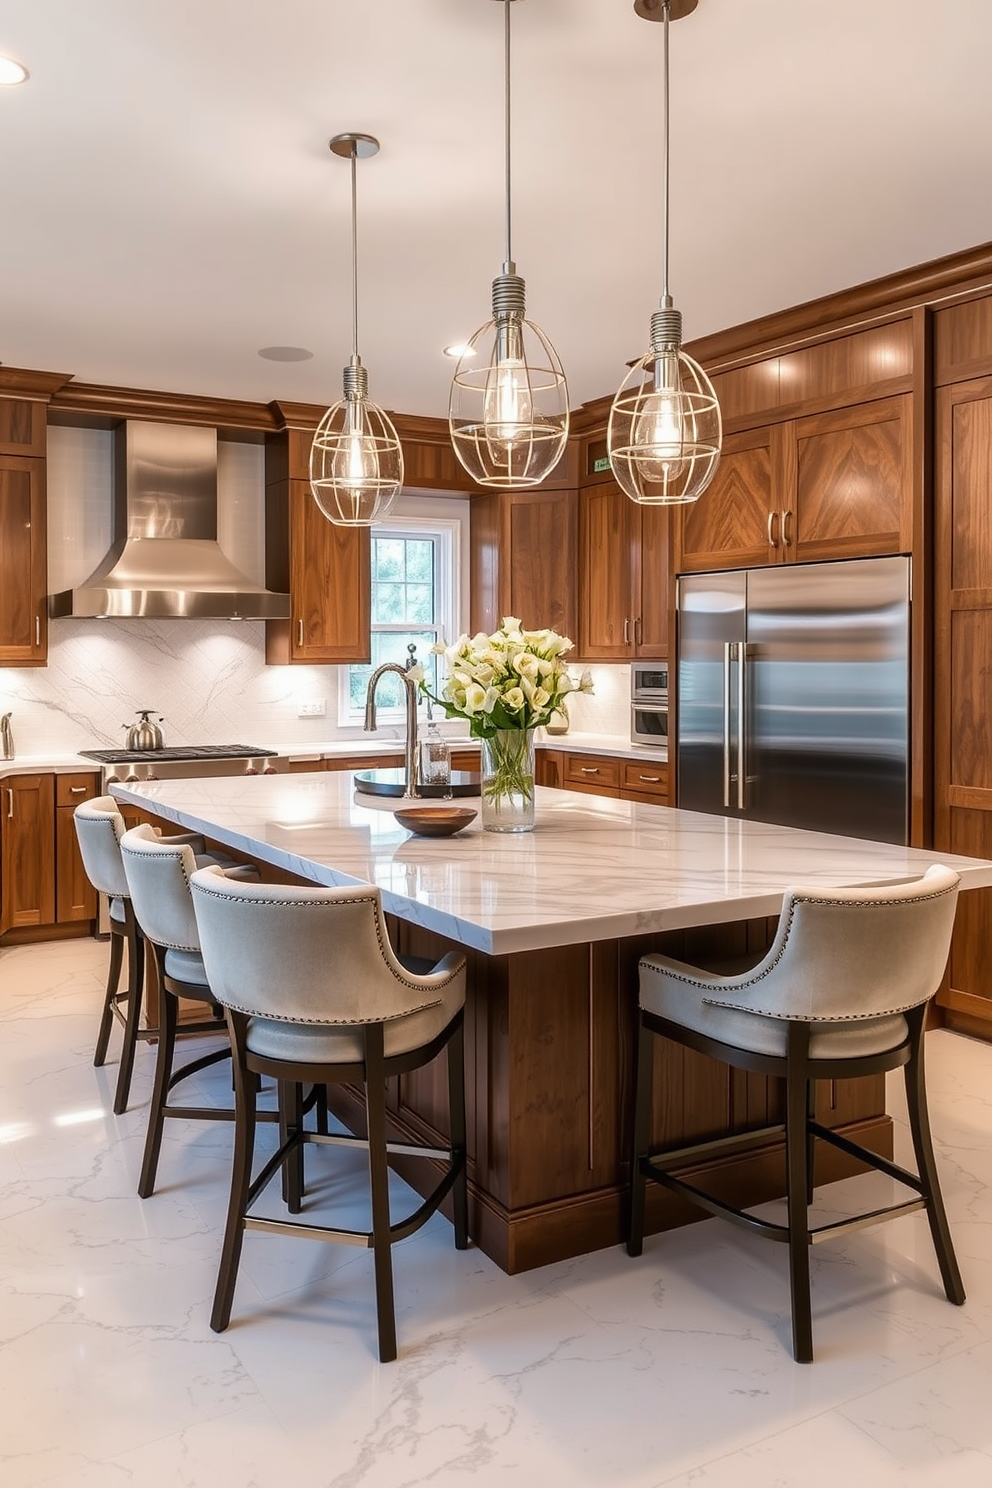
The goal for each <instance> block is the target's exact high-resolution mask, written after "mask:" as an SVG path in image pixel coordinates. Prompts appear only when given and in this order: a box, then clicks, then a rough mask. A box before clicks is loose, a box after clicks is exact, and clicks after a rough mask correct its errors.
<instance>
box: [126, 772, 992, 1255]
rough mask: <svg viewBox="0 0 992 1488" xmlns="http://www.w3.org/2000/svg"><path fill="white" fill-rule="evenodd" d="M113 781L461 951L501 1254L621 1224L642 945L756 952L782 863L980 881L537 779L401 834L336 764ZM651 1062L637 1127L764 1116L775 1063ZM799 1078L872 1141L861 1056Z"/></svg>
mask: <svg viewBox="0 0 992 1488" xmlns="http://www.w3.org/2000/svg"><path fill="white" fill-rule="evenodd" d="M113 791H114V794H115V795H117V796H119V797H120V798H121V799H122V800H124V801H128V802H131V803H132V804H134V805H137V806H140V807H142V808H144V809H145V810H147V811H149V812H151V813H153V814H155V815H157V816H159V817H161V818H163V819H164V820H165V821H167V822H170V823H177V824H179V825H181V826H183V827H185V828H188V829H191V830H196V831H201V832H203V833H204V834H205V835H206V836H207V837H209V838H211V839H213V840H214V841H216V842H219V843H221V844H222V845H224V846H225V847H228V848H230V849H233V850H234V852H235V853H240V854H242V855H244V856H245V857H248V858H251V859H252V860H254V861H256V862H258V863H259V864H260V865H261V867H262V869H263V873H265V872H266V871H268V872H269V873H270V874H271V875H272V876H274V877H279V876H282V875H290V876H291V877H292V878H294V879H297V880H300V881H304V882H307V881H309V882H312V883H316V884H322V885H330V886H335V885H343V884H354V883H374V884H376V885H377V886H378V887H379V888H380V890H381V892H382V897H383V904H384V907H385V908H386V910H387V911H388V912H389V914H390V915H391V916H393V917H394V919H393V921H392V925H393V930H394V934H395V938H396V942H397V946H398V949H400V950H401V951H408V952H410V953H412V954H417V955H434V954H439V953H440V952H441V951H443V950H444V949H447V948H449V947H450V946H451V945H458V946H461V947H462V948H463V949H464V950H465V951H466V953H467V955H468V960H469V996H468V1004H467V1008H466V1065H467V1085H468V1090H467V1095H468V1113H469V1163H470V1169H469V1170H470V1180H471V1185H472V1207H471V1229H472V1234H473V1238H474V1239H475V1240H476V1241H477V1243H479V1244H480V1245H481V1246H482V1248H483V1249H484V1250H485V1251H486V1252H487V1254H489V1255H490V1256H492V1257H493V1258H494V1259H495V1260H496V1261H497V1262H498V1263H499V1264H500V1265H501V1266H503V1267H504V1269H505V1270H508V1271H518V1270H525V1269H527V1268H529V1267H531V1266H536V1265H541V1264H544V1263H545V1262H548V1261H551V1260H555V1259H560V1258H562V1257H565V1256H568V1255H576V1254H581V1253H583V1252H585V1251H588V1250H593V1249H596V1248H597V1247H600V1246H603V1245H607V1244H611V1243H614V1242H616V1241H617V1240H619V1238H620V1236H621V1229H622V1214H623V1198H624V1189H625V1185H626V1176H627V1148H628V1141H629V1110H630V1096H631V1083H632V1058H633V1052H632V1051H633V1033H632V1027H633V1010H634V1008H635V1006H636V996H637V961H638V959H639V957H640V956H641V955H643V954H644V953H645V952H646V951H647V950H663V951H665V952H666V953H667V954H670V955H676V956H680V957H684V958H685V959H687V960H690V961H692V960H697V959H707V960H709V961H713V960H723V959H727V960H739V959H740V958H743V957H745V956H748V957H750V958H751V959H752V960H756V959H757V958H758V957H759V956H760V954H761V952H762V951H763V950H764V948H765V947H766V946H767V944H768V943H769V942H770V938H771V934H772V932H773V929H774V923H775V917H776V915H777V912H778V910H779V907H780V905H781V899H782V894H783V892H784V890H785V889H786V888H787V887H788V886H790V885H793V884H805V885H812V886H819V887H831V886H840V885H852V884H884V883H894V882H900V881H905V880H907V879H912V878H916V877H918V876H919V875H920V874H922V873H923V872H924V871H925V870H926V868H927V867H929V865H930V864H931V863H933V862H936V861H942V862H945V863H947V864H949V865H950V866H952V867H954V868H955V869H956V870H957V871H958V872H959V873H960V874H961V877H962V884H963V887H964V888H979V887H985V886H988V885H990V884H992V863H990V862H985V861H982V860H978V859H970V858H957V857H951V856H949V855H947V854H939V855H938V854H935V853H933V852H929V851H924V850H920V849H912V848H904V847H897V846H892V845H889V844H884V843H873V842H863V841H858V840H855V839H852V838H842V837H832V836H827V835H824V834H820V833H814V832H803V831H797V830H795V829H792V828H787V827H778V826H772V825H768V824H764V823H760V822H745V821H732V820H728V819H725V818H723V817H712V816H704V815H700V814H698V813H695V812H684V811H677V810H670V809H667V808H665V807H659V806H648V805H640V804H637V803H633V802H628V801H620V800H613V799H606V798H601V797H596V796H577V795H574V794H572V793H570V792H565V791H556V790H550V789H544V788H539V789H538V795H537V813H536V815H537V825H536V829H535V830H534V831H533V832H531V833H526V834H523V835H520V836H514V835H502V834H496V833H488V832H483V831H482V830H481V827H480V824H479V821H478V819H477V820H476V821H475V822H473V823H472V824H471V826H470V827H469V828H468V830H467V831H465V832H464V833H461V834H459V835H458V836H457V837H453V838H449V839H436V838H418V837H411V836H410V835H409V834H408V833H407V832H406V831H404V830H403V828H401V827H400V826H399V824H398V823H397V822H396V820H395V819H394V817H393V815H392V812H391V811H390V810H388V809H382V807H381V806H374V805H370V804H368V805H367V804H364V803H363V802H362V799H361V798H360V797H356V795H355V793H354V788H353V784H352V781H351V778H350V776H348V775H347V774H344V773H339V774H335V773H331V774H321V775H314V776H302V777H301V776H295V777H287V776H278V775H277V776H257V777H247V778H246V777H234V778H231V777H228V778H222V779H207V780H202V779H199V780H172V781H162V782H156V783H148V784H141V785H117V786H114V787H113ZM657 1062H658V1065H659V1074H658V1080H659V1083H658V1088H657V1092H656V1103H655V1116H656V1120H655V1137H656V1140H659V1141H662V1140H663V1141H669V1140H670V1141H672V1142H683V1141H688V1140H693V1139H694V1138H696V1137H698V1138H699V1139H700V1140H703V1139H705V1138H707V1137H710V1136H714V1135H717V1134H719V1133H721V1132H725V1131H735V1132H742V1133H746V1132H747V1131H749V1130H751V1129H757V1128H760V1127H763V1126H765V1125H767V1124H768V1123H769V1121H771V1120H774V1119H776V1117H777V1113H778V1110H779V1091H778V1087H777V1085H776V1083H775V1082H772V1081H768V1080H766V1079H764V1077H761V1076H753V1075H748V1074H745V1073H743V1072H740V1071H732V1070H729V1069H727V1068H726V1067H725V1066H723V1065H719V1064H716V1063H715V1062H714V1061H712V1060H709V1059H706V1058H704V1057H703V1056H701V1055H696V1054H693V1053H691V1052H690V1051H686V1050H682V1049H680V1048H677V1047H676V1046H674V1045H669V1046H667V1047H666V1050H665V1054H664V1057H662V1058H661V1059H660V1060H658V1061H657ZM821 1097H822V1099H821V1112H820V1114H821V1117H822V1119H824V1120H826V1121H828V1122H829V1123H830V1124H831V1125H836V1126H839V1127H841V1128H843V1129H845V1130H848V1131H850V1132H851V1133H852V1135H854V1136H856V1137H857V1138H858V1139H859V1140H861V1141H863V1142H865V1143H866V1144H867V1145H869V1146H875V1147H877V1148H878V1149H879V1150H882V1151H884V1150H887V1149H889V1150H890V1149H891V1123H890V1120H889V1118H888V1117H887V1116H886V1114H885V1109H884V1081H883V1080H882V1079H881V1077H879V1078H878V1079H869V1080H861V1081H857V1082H852V1083H848V1084H844V1083H838V1084H836V1085H835V1086H832V1087H831V1088H830V1089H825V1090H823V1091H822V1092H821ZM390 1104H391V1111H392V1115H393V1120H394V1123H395V1126H396V1130H397V1131H398V1132H400V1133H405V1134H411V1133H415V1134H416V1135H417V1136H418V1137H428V1138H432V1137H436V1136H437V1135H438V1134H439V1133H442V1132H443V1127H442V1120H443V1117H442V1114H441V1113H442V1112H443V1111H444V1107H445V1094H444V1079H443V1071H440V1072H439V1071H438V1070H436V1069H433V1068H431V1069H428V1070H424V1071H417V1072H415V1073H414V1074H412V1075H410V1076H408V1077H404V1078H403V1079H402V1080H401V1081H399V1082H396V1087H395V1089H393V1090H392V1091H391V1095H390ZM339 1114H340V1115H342V1116H343V1117H344V1119H345V1120H349V1121H351V1122H359V1121H360V1119H361V1109H360V1105H359V1103H358V1101H357V1098H355V1097H354V1096H352V1095H346V1096H345V1098H344V1105H343V1106H342V1107H340V1108H339ZM777 1156H778V1154H777V1153H776V1151H775V1149H774V1144H772V1145H771V1146H770V1145H769V1144H768V1142H767V1141H756V1142H755V1144H753V1146H747V1145H745V1147H744V1148H743V1149H742V1150H741V1152H740V1153H739V1154H738V1155H736V1156H735V1157H734V1159H733V1160H732V1161H725V1162H724V1163H722V1164H721V1166H720V1168H719V1169H718V1170H716V1171H715V1172H713V1173H712V1174H711V1175H710V1176H711V1178H712V1179H713V1180H714V1181H715V1183H716V1185H717V1187H719V1188H722V1190H723V1191H724V1192H725V1193H726V1194H728V1195H733V1196H734V1197H736V1198H747V1199H751V1200H753V1201H754V1202H757V1201H759V1200H760V1199H764V1198H767V1197H770V1196H772V1195H773V1194H775V1193H777V1192H780V1191H781V1187H782V1184H781V1174H780V1170H779V1163H778V1161H777ZM818 1161H819V1155H818ZM845 1161H846V1160H845V1159H843V1157H842V1156H841V1155H840V1154H836V1155H834V1154H833V1153H832V1152H828V1153H825V1154H824V1167H823V1169H822V1171H821V1170H819V1169H818V1174H819V1177H820V1179H821V1181H823V1180H824V1179H826V1178H830V1177H834V1176H840V1175H841V1174H842V1173H843V1172H847V1171H850V1168H845V1167H844V1166H843V1163H844V1162H845ZM652 1197H653V1198H654V1199H655V1202H656V1207H655V1209H654V1210H653V1211H652V1213H651V1215H650V1221H651V1224H652V1225H653V1226H654V1227H655V1228H660V1227H664V1226H666V1225H671V1224H676V1223H681V1222H684V1221H685V1220H687V1219H689V1218H697V1217H698V1212H696V1211H687V1210H685V1209H683V1208H680V1207H679V1205H678V1203H677V1201H674V1200H673V1199H672V1198H671V1196H669V1195H668V1194H667V1193H666V1192H665V1191H664V1190H661V1189H660V1188H659V1189H658V1192H657V1196H655V1195H652Z"/></svg>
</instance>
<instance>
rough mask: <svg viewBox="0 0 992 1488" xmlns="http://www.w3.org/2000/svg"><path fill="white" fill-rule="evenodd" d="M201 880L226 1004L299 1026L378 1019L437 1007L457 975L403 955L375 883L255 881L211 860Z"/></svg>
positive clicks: (208, 945)
mask: <svg viewBox="0 0 992 1488" xmlns="http://www.w3.org/2000/svg"><path fill="white" fill-rule="evenodd" d="M191 887H192V891H193V903H194V905H195V908H196V918H197V924H198V926H199V932H200V946H201V951H202V954H203V964H204V968H205V970H206V973H207V980H208V981H209V983H210V990H211V992H212V994H213V995H214V997H215V999H216V1001H217V1002H219V1003H222V1004H223V1005H224V1006H225V1007H231V1008H234V1009H236V1010H237V1011H239V1012H243V1013H249V1014H257V1015H259V1016H261V1017H264V1018H274V1019H277V1020H280V1021H283V1022H290V1023H312V1024H320V1023H378V1022H385V1021H388V1020H390V1019H392V1018H400V1017H404V1016H405V1015H407V1014H408V1013H413V1012H418V1011H420V1010H421V1009H423V1008H426V1007H433V1006H436V1005H437V1004H438V1003H439V1002H440V1001H441V997H440V994H439V991H438V988H439V986H440V985H442V984H443V983H444V982H447V981H448V980H450V977H449V976H441V977H438V976H430V975H428V976H418V975H417V974H415V973H413V972H410V971H407V969H406V968H405V967H404V966H403V965H402V964H401V963H400V962H399V961H398V960H397V959H396V956H395V955H394V954H393V950H392V947H391V946H390V944H389V937H388V935H387V933H386V925H385V921H384V919H383V915H382V904H381V901H380V896H379V890H378V889H377V888H375V887H373V886H372V885H371V884H363V885H358V886H356V887H354V888H341V889H321V888H297V887H295V886H293V887H289V886H284V885H282V884H246V883H239V882H237V881H236V880H232V879H229V878H226V877H225V876H224V873H223V871H222V870H221V869H219V868H215V867H210V868H201V869H200V870H199V871H198V872H196V873H194V875H193V878H192V880H191Z"/></svg>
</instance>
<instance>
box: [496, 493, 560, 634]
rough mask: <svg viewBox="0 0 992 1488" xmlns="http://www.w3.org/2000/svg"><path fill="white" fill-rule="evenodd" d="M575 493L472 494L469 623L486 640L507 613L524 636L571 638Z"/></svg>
mask: <svg viewBox="0 0 992 1488" xmlns="http://www.w3.org/2000/svg"><path fill="white" fill-rule="evenodd" d="M576 506H577V493H576V492H575V491H574V490H555V491H545V490H539V491H510V492H506V493H499V494H492V493H488V492H487V494H486V495H485V496H473V498H472V517H471V537H470V543H471V556H470V568H471V619H470V625H471V628H472V630H473V631H476V632H477V631H480V630H484V631H485V632H486V633H487V634H491V633H492V632H493V631H494V630H496V629H497V627H498V626H499V625H501V624H502V621H503V617H504V615H515V616H516V617H517V619H519V620H520V621H521V623H522V624H523V626H524V628H525V629H527V630H539V629H543V628H545V627H547V628H548V629H550V630H556V631H557V632H558V634H559V635H566V636H569V637H571V638H573V639H574V637H575V634H576V629H575V627H576V601H575V556H576V538H577V528H578V521H577V511H576Z"/></svg>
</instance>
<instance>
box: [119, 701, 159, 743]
mask: <svg viewBox="0 0 992 1488" xmlns="http://www.w3.org/2000/svg"><path fill="white" fill-rule="evenodd" d="M134 711H135V712H136V713H137V715H138V721H137V723H131V724H128V723H122V724H121V728H122V729H127V738H126V739H125V740H124V747H125V749H162V748H163V747H164V745H165V736H164V735H163V733H162V730H161V729H160V728H159V726H158V723H164V722H165V719H164V718H160V719H159V721H158V723H152V721H151V718H150V717H149V716H148V715H149V714H150V713H151V711H152V710H151V708H136V709H135V710H134Z"/></svg>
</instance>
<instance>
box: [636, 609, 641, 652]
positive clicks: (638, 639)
mask: <svg viewBox="0 0 992 1488" xmlns="http://www.w3.org/2000/svg"><path fill="white" fill-rule="evenodd" d="M640 644H641V617H640V615H638V617H637V619H636V620H635V621H634V645H635V646H639V645H640Z"/></svg>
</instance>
